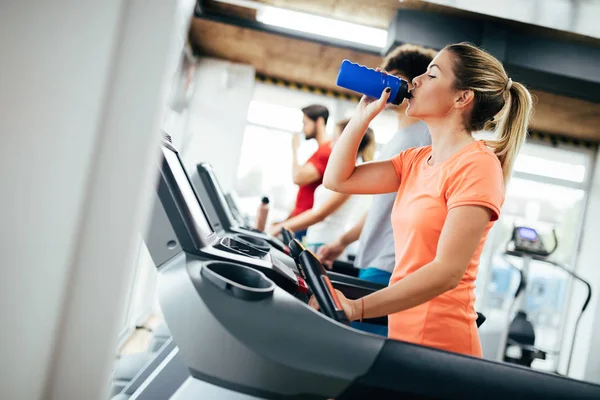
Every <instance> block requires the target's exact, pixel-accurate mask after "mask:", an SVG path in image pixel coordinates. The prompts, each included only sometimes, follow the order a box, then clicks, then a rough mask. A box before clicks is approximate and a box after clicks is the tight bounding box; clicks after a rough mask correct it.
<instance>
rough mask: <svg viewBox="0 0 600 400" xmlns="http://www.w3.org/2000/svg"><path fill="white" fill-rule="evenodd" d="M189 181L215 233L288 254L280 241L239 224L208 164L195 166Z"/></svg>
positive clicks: (286, 248)
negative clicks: (259, 241) (253, 241)
mask: <svg viewBox="0 0 600 400" xmlns="http://www.w3.org/2000/svg"><path fill="white" fill-rule="evenodd" d="M191 179H192V184H193V186H194V189H196V193H198V197H199V198H200V202H201V203H202V204H203V205H204V208H205V209H206V214H207V216H208V220H209V221H210V223H211V224H212V226H213V227H214V228H215V230H216V231H217V232H219V231H225V232H231V233H236V234H239V235H242V237H243V238H257V239H262V240H265V241H267V242H268V243H269V244H270V245H271V246H273V247H274V248H276V249H277V250H279V251H282V252H285V253H286V254H288V255H289V254H290V252H289V248H288V247H287V245H286V244H285V243H283V242H282V241H281V240H279V239H277V238H276V237H273V236H271V235H269V234H267V233H265V232H263V231H260V230H258V229H254V228H251V227H249V226H245V225H242V224H240V222H239V221H238V220H237V219H236V218H235V216H234V213H233V212H232V210H231V208H230V207H229V203H228V202H227V199H226V197H225V194H224V192H223V190H222V189H221V186H220V185H219V181H218V180H217V177H216V175H215V173H214V170H213V168H212V166H211V165H210V164H209V163H200V164H198V165H196V169H195V170H194V171H193V173H192V175H191Z"/></svg>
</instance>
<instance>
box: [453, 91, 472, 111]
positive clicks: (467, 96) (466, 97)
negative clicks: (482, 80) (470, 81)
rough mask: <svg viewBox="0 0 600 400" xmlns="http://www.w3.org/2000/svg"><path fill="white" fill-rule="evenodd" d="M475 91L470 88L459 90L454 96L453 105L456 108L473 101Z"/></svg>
mask: <svg viewBox="0 0 600 400" xmlns="http://www.w3.org/2000/svg"><path fill="white" fill-rule="evenodd" d="M474 99H475V93H473V91H472V90H460V91H458V92H457V93H456V97H455V98H454V106H455V107H456V108H465V107H467V106H469V105H470V104H472V103H473V100H474Z"/></svg>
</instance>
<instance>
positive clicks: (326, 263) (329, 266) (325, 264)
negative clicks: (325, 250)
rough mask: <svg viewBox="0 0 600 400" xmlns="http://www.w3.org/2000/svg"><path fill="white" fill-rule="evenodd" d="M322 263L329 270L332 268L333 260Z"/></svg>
mask: <svg viewBox="0 0 600 400" xmlns="http://www.w3.org/2000/svg"><path fill="white" fill-rule="evenodd" d="M323 265H324V266H325V268H327V269H328V270H330V271H331V270H332V269H333V261H325V262H324V263H323Z"/></svg>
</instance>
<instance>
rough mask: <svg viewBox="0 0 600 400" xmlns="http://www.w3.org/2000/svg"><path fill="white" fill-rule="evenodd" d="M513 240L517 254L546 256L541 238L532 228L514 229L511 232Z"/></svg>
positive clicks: (521, 227)
mask: <svg viewBox="0 0 600 400" xmlns="http://www.w3.org/2000/svg"><path fill="white" fill-rule="evenodd" d="M513 240H514V246H515V251H517V252H520V253H528V254H535V255H541V256H546V255H548V251H547V250H546V248H545V247H544V242H543V241H542V238H541V237H540V236H539V235H538V233H537V231H536V230H535V229H533V228H528V227H525V226H519V227H516V228H515V229H514V232H513Z"/></svg>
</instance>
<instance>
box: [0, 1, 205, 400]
mask: <svg viewBox="0 0 600 400" xmlns="http://www.w3.org/2000/svg"><path fill="white" fill-rule="evenodd" d="M192 6H193V1H190V0H186V1H183V0H180V1H150V0H145V1H144V0H104V1H101V2H100V1H97V2H89V1H87V2H86V1H75V0H56V1H51V2H48V1H41V0H39V1H35V0H22V1H4V2H2V3H1V5H0V54H1V57H2V63H1V65H2V67H1V70H2V72H1V73H0V110H1V111H0V113H1V117H0V136H1V143H2V144H1V145H0V221H2V223H1V224H0V237H1V238H2V239H1V240H0V254H2V262H1V263H0V269H1V272H2V275H1V276H2V278H1V279H0V321H2V328H1V329H0V354H2V357H0V382H2V384H0V398H2V399H41V398H45V399H76V398H80V399H83V398H85V399H105V398H106V397H107V396H108V380H109V374H110V370H111V367H112V365H113V361H114V353H115V346H116V344H117V335H118V331H119V328H120V327H119V324H120V322H121V321H122V318H121V317H122V313H123V311H124V308H125V306H124V304H123V303H124V299H125V290H126V288H127V283H128V282H129V279H130V275H131V272H132V271H133V263H132V260H133V257H132V256H133V254H132V250H133V249H134V246H133V244H134V243H135V237H136V236H135V235H136V234H137V231H138V230H139V228H140V226H139V223H140V222H141V220H142V218H143V217H144V212H145V210H146V208H147V204H145V202H142V201H141V200H142V199H147V198H149V196H150V191H151V190H152V184H153V181H154V175H155V163H156V161H155V159H156V157H157V155H158V153H157V150H158V140H159V137H160V134H159V132H158V126H159V125H158V122H159V116H160V113H161V111H162V109H163V107H162V105H163V104H164V103H165V101H164V97H165V96H164V93H165V84H166V82H170V79H168V78H171V77H170V76H169V77H167V72H171V71H172V70H173V69H174V64H175V63H176V61H177V59H176V58H174V57H173V55H175V54H177V52H178V51H180V49H181V45H182V43H183V38H184V37H185V31H186V26H185V24H181V22H182V19H181V17H182V15H187V16H190V15H191V11H192ZM177 47H179V50H178V49H177ZM170 64H173V66H171V65H170Z"/></svg>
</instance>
